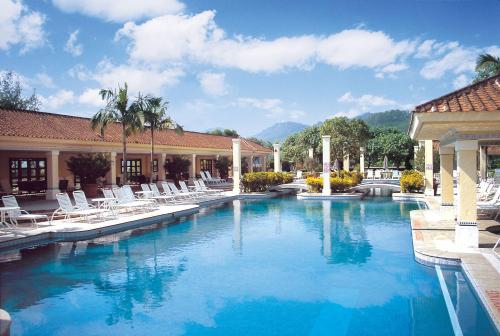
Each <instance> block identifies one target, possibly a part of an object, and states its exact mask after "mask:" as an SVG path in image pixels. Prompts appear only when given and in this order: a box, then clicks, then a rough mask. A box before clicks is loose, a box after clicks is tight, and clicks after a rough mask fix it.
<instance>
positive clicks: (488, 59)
mask: <svg viewBox="0 0 500 336" xmlns="http://www.w3.org/2000/svg"><path fill="white" fill-rule="evenodd" d="M476 72H477V75H476V78H475V79H474V82H478V81H480V80H483V79H486V78H489V77H492V76H497V75H500V57H495V56H493V55H491V54H481V55H479V56H478V58H477V60H476Z"/></svg>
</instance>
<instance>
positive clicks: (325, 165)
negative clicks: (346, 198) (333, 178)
mask: <svg viewBox="0 0 500 336" xmlns="http://www.w3.org/2000/svg"><path fill="white" fill-rule="evenodd" d="M323 173H330V162H323Z"/></svg>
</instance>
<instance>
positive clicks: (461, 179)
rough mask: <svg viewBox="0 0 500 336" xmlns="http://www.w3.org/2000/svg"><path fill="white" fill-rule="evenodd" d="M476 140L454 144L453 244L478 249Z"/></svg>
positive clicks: (460, 141)
mask: <svg viewBox="0 0 500 336" xmlns="http://www.w3.org/2000/svg"><path fill="white" fill-rule="evenodd" d="M477 150H478V143H477V140H458V141H456V142H455V151H456V153H457V170H458V198H457V203H458V204H457V226H456V227H455V244H457V245H458V246H460V247H471V248H477V247H478V242H479V238H478V229H477V207H476V206H477V205H476V192H477V190H476V189H477V187H476V183H477Z"/></svg>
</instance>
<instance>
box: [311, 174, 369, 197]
mask: <svg viewBox="0 0 500 336" xmlns="http://www.w3.org/2000/svg"><path fill="white" fill-rule="evenodd" d="M362 179H363V178H362V176H361V174H360V173H358V172H348V171H344V170H341V171H339V172H333V173H331V174H330V189H331V191H332V193H341V192H344V191H346V190H347V189H349V188H352V187H354V186H356V185H358V184H359V183H360V182H361V180H362ZM306 184H307V186H308V187H309V191H311V192H321V191H322V190H323V178H322V177H316V176H309V177H307V179H306Z"/></svg>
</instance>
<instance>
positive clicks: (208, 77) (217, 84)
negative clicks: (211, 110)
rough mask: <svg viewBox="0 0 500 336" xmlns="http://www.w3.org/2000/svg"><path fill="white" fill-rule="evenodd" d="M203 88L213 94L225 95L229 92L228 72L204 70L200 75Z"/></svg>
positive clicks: (199, 78)
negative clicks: (227, 83)
mask: <svg viewBox="0 0 500 336" xmlns="http://www.w3.org/2000/svg"><path fill="white" fill-rule="evenodd" d="M198 80H199V81H200V86H201V88H202V90H203V91H204V92H205V93H206V94H208V95H211V96H223V95H225V94H227V91H228V89H227V85H226V74H225V73H216V72H208V71H207V72H203V73H201V74H200V75H198Z"/></svg>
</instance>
